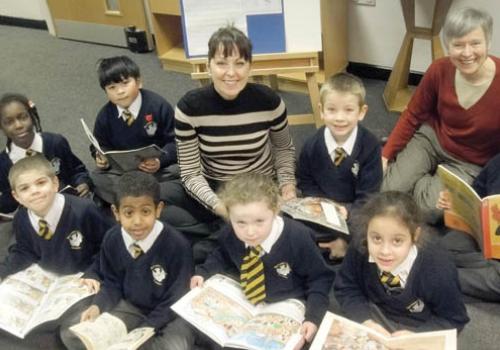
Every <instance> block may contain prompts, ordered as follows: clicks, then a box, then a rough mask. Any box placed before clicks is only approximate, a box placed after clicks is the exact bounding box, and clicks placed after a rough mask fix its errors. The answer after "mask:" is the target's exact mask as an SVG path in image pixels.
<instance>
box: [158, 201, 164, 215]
mask: <svg viewBox="0 0 500 350" xmlns="http://www.w3.org/2000/svg"><path fill="white" fill-rule="evenodd" d="M163 208H165V203H164V202H162V201H160V202H159V203H158V205H157V206H156V218H157V219H159V218H160V215H161V211H162V210H163Z"/></svg>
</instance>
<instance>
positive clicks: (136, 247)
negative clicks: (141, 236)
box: [130, 243, 144, 259]
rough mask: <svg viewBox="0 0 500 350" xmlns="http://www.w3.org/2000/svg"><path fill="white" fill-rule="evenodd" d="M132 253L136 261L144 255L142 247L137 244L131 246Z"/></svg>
mask: <svg viewBox="0 0 500 350" xmlns="http://www.w3.org/2000/svg"><path fill="white" fill-rule="evenodd" d="M130 252H131V253H132V256H133V258H134V259H137V258H138V257H140V256H141V255H142V253H144V251H143V250H142V248H141V246H140V245H139V244H137V243H133V244H132V245H131V246H130Z"/></svg>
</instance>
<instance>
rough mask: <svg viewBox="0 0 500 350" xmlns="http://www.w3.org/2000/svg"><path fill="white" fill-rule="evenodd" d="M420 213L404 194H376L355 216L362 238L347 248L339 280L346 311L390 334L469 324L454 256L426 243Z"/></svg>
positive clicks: (338, 294) (339, 295) (337, 290)
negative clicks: (452, 257) (452, 258)
mask: <svg viewBox="0 0 500 350" xmlns="http://www.w3.org/2000/svg"><path fill="white" fill-rule="evenodd" d="M421 217H422V214H421V212H420V209H419V208H418V206H417V204H416V203H415V201H414V200H413V199H412V198H411V197H410V196H409V195H407V194H404V193H401V192H392V191H389V192H383V193H380V194H377V195H375V197H373V198H372V199H370V200H369V201H368V202H367V203H366V204H365V205H364V206H363V208H362V209H361V213H360V217H359V218H357V219H356V220H357V222H359V224H360V227H361V231H360V232H364V237H363V239H361V240H359V241H353V243H354V244H351V245H350V246H349V249H348V251H347V254H346V256H345V258H344V261H343V263H342V266H341V269H340V271H339V273H338V274H337V276H336V278H335V283H334V291H335V297H336V299H337V300H338V302H339V304H340V306H341V309H342V312H344V313H345V315H346V316H347V317H348V318H350V319H352V320H353V321H356V322H360V323H363V324H364V325H366V326H368V327H370V328H373V329H375V330H377V331H379V332H381V333H383V334H384V335H386V336H397V335H402V334H404V333H406V332H408V331H416V332H423V331H431V330H440V329H450V328H457V329H458V330H459V331H460V330H461V329H462V328H463V327H464V326H465V324H466V323H467V322H468V321H469V318H468V317H467V312H466V310H465V306H464V303H463V301H462V295H461V293H460V285H459V283H458V277H457V271H456V269H455V266H454V265H453V262H452V261H451V258H450V257H449V255H448V254H446V251H445V250H444V249H440V247H439V246H438V245H431V244H425V242H424V241H423V239H422V234H423V233H422V218H421Z"/></svg>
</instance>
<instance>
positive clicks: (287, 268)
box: [274, 262, 292, 278]
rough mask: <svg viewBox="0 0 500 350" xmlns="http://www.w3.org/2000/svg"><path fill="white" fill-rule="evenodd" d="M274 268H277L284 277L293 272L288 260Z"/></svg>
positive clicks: (278, 272)
mask: <svg viewBox="0 0 500 350" xmlns="http://www.w3.org/2000/svg"><path fill="white" fill-rule="evenodd" d="M274 269H275V270H276V273H277V274H278V275H279V276H281V277H283V278H288V275H289V274H290V272H292V268H291V267H290V265H288V263H287V262H280V263H279V264H277V265H275V266H274Z"/></svg>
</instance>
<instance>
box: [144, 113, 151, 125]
mask: <svg viewBox="0 0 500 350" xmlns="http://www.w3.org/2000/svg"><path fill="white" fill-rule="evenodd" d="M144 119H146V122H148V123H151V122H152V121H153V115H152V114H147V115H146V116H144Z"/></svg>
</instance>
